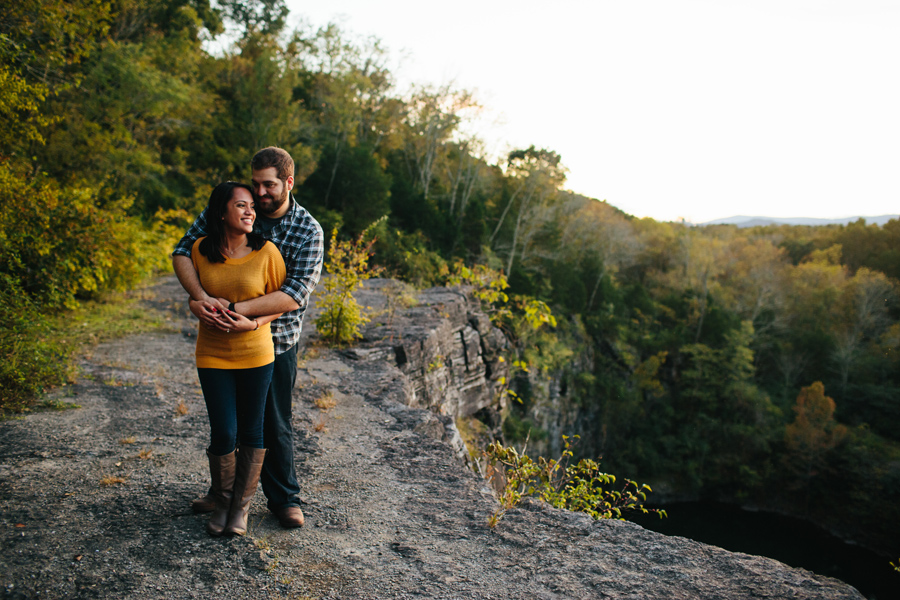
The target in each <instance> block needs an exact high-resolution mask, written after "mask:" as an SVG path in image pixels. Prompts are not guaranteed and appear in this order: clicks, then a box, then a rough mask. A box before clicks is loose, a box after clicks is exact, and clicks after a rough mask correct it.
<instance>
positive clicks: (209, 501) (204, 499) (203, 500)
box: [191, 490, 216, 513]
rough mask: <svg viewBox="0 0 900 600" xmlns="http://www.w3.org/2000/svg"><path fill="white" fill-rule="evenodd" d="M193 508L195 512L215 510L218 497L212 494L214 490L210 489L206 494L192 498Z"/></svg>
mask: <svg viewBox="0 0 900 600" xmlns="http://www.w3.org/2000/svg"><path fill="white" fill-rule="evenodd" d="M191 509H192V510H193V511H194V512H195V513H208V512H212V511H214V510H215V509H216V497H215V496H213V495H212V490H210V491H208V492H207V493H206V495H205V496H201V497H200V498H194V499H193V500H191Z"/></svg>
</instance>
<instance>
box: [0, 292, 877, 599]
mask: <svg viewBox="0 0 900 600" xmlns="http://www.w3.org/2000/svg"><path fill="white" fill-rule="evenodd" d="M385 285H386V284H385ZM156 291H157V298H156V301H155V302H154V304H155V306H156V307H157V308H160V309H163V310H167V311H170V313H171V315H172V330H173V332H172V333H157V334H152V335H143V336H133V337H129V338H126V339H122V340H118V341H115V342H111V343H107V344H103V345H101V346H99V347H98V348H96V350H95V351H94V352H93V353H92V355H91V356H88V357H85V358H84V361H83V363H82V368H83V371H82V377H81V378H80V379H79V381H78V383H77V384H76V385H74V386H70V387H67V388H65V389H63V390H60V396H61V399H63V400H67V401H74V402H77V403H78V404H80V405H81V408H80V409H76V410H68V411H64V412H41V413H36V414H32V415H29V416H27V417H25V418H22V419H18V420H11V421H6V422H2V423H0V597H4V598H104V599H105V598H110V599H112V598H141V599H148V600H149V599H157V598H159V599H162V598H166V599H173V598H174V599H180V598H234V599H238V598H248V599H249V598H252V599H265V598H271V599H281V598H291V599H295V598H323V599H325V598H347V599H351V598H352V599H385V598H454V599H457V598H458V599H471V598H479V599H480V598H484V599H488V598H495V599H501V598H503V599H506V598H529V599H532V598H537V599H561V600H562V599H567V600H568V599H573V598H614V599H626V598H628V599H654V598H659V599H680V598H684V599H692V600H693V599H698V598H709V599H714V598H715V599H720V598H722V599H744V598H746V599H750V598H768V599H773V600H774V599H779V600H780V599H783V598H795V599H802V598H810V599H812V598H825V599H828V598H846V599H859V598H862V596H860V595H859V594H858V593H857V592H856V591H855V590H854V589H853V588H851V587H849V586H847V585H845V584H843V583H841V582H838V581H835V580H832V579H828V578H826V577H821V576H817V575H813V574H811V573H808V572H806V571H803V570H799V569H792V568H789V567H787V566H785V565H783V564H780V563H778V562H776V561H773V560H770V559H766V558H760V557H755V556H748V555H743V554H734V553H730V552H726V551H725V550H721V549H719V548H715V547H712V546H706V545H703V544H699V543H696V542H692V541H689V540H686V539H683V538H677V537H666V536H663V535H660V534H656V533H653V532H650V531H647V530H645V529H643V528H641V527H639V526H637V525H634V524H631V523H626V522H619V521H594V520H592V519H590V518H589V517H587V516H586V515H583V514H578V513H570V512H566V511H560V510H556V509H552V508H550V507H547V506H545V505H541V504H537V503H532V504H525V505H523V506H521V507H519V508H516V509H514V510H511V511H509V512H508V513H507V514H506V515H505V517H504V518H503V520H501V521H500V523H499V524H498V525H497V526H496V527H494V528H491V527H489V526H488V525H487V519H488V516H489V515H491V514H492V513H493V512H494V510H495V509H496V508H497V504H496V501H495V500H494V498H493V496H492V495H491V493H490V491H489V489H488V488H487V487H486V486H485V485H484V482H483V481H482V480H481V479H479V478H478V477H477V476H476V475H475V474H474V473H473V472H472V471H471V470H469V469H467V468H466V467H465V466H464V465H463V464H462V462H461V461H460V460H459V459H458V458H457V456H455V452H454V446H453V444H454V443H456V444H457V450H458V441H457V440H458V435H457V434H456V433H455V427H454V426H453V420H452V418H451V417H450V416H449V415H450V414H453V413H452V411H453V410H462V407H465V406H478V405H479V403H482V402H485V401H486V399H485V398H487V396H484V397H482V399H481V400H477V401H474V400H471V398H473V397H474V396H475V395H474V394H472V395H467V393H466V392H465V391H464V390H463V389H460V390H457V391H455V392H448V390H447V388H445V392H448V393H446V394H445V395H446V396H447V397H448V398H451V400H449V401H448V402H442V401H441V398H442V397H443V396H442V395H441V393H440V391H439V386H440V385H442V384H443V385H452V384H454V383H459V382H464V385H465V382H467V381H468V384H467V385H471V386H473V389H474V387H477V385H475V384H473V380H472V379H471V375H467V373H471V371H467V370H465V369H464V368H462V367H461V366H460V363H459V362H458V360H459V358H460V357H461V356H462V354H461V353H462V352H466V353H468V348H470V347H471V344H473V343H474V342H473V339H474V338H473V337H472V334H471V333H470V332H468V331H467V329H466V328H467V327H468V326H471V328H472V329H473V330H476V331H480V332H481V333H480V335H481V340H482V341H481V342H480V345H481V347H482V349H481V352H482V357H484V356H485V350H484V347H485V343H484V341H483V340H484V338H485V336H490V335H492V333H491V330H490V329H489V328H488V327H487V325H486V324H485V323H484V322H479V319H480V318H481V317H478V316H477V315H475V316H474V317H473V316H472V311H471V308H470V307H469V306H468V305H467V304H466V303H465V300H464V298H463V297H462V296H460V295H459V294H455V293H454V292H450V291H446V290H443V291H442V290H434V291H430V292H428V293H426V294H425V296H424V297H423V298H424V299H423V302H422V303H421V304H420V305H419V306H418V307H416V308H413V309H411V310H409V311H407V312H405V313H404V314H403V315H400V316H397V315H395V320H394V321H393V323H392V324H391V326H390V327H389V326H388V325H385V324H382V325H379V324H378V323H377V322H375V321H373V323H372V324H371V326H370V328H369V329H368V330H367V334H366V335H367V338H366V340H365V341H364V342H363V343H362V344H361V345H360V346H359V347H357V348H354V349H353V350H351V351H344V352H337V351H331V350H324V349H318V348H311V349H309V350H307V351H306V352H305V353H304V354H303V355H302V356H301V361H300V365H299V378H298V386H297V389H296V391H295V398H296V402H295V407H294V411H295V412H294V426H295V431H296V438H295V443H296V448H297V466H298V471H299V474H300V480H301V486H302V496H303V500H304V502H305V504H304V506H303V508H304V512H305V513H306V525H305V526H304V527H302V528H300V529H292V530H285V529H282V528H281V527H280V526H279V525H278V522H277V520H276V519H275V518H274V517H273V516H272V515H271V514H269V513H268V512H267V511H266V510H265V503H264V499H263V497H262V493H261V492H260V493H258V494H257V496H256V498H255V499H254V502H253V505H252V509H251V513H250V528H249V535H248V536H247V537H244V538H231V539H226V538H211V537H209V536H208V535H207V534H206V533H205V531H204V524H205V521H206V518H207V517H206V516H203V515H194V514H192V513H191V511H190V504H189V503H190V500H191V498H192V497H194V496H195V495H198V494H200V493H202V492H204V491H205V489H206V485H207V481H208V479H207V474H206V465H205V459H204V454H203V450H204V447H205V445H206V441H207V436H208V429H207V423H206V415H205V409H204V405H203V399H202V396H201V394H200V390H199V385H198V383H197V380H196V375H195V372H194V368H193V357H192V350H193V343H194V337H193V332H194V327H193V324H192V323H191V322H190V320H189V319H188V318H187V315H186V314H185V310H184V302H183V293H181V292H180V288H179V287H178V284H177V283H176V282H174V280H173V279H171V278H170V279H165V280H163V281H161V282H160V284H159V285H158V286H157V287H156ZM377 293H378V289H377V287H376V285H373V286H371V287H369V288H367V294H370V295H371V296H372V298H370V300H371V301H372V304H375V300H377V298H374V296H375V295H377ZM398 324H402V325H399V326H398ZM391 327H393V328H394V329H395V330H396V331H388V329H390V328H391ZM407 327H409V330H408V329H407ZM378 328H381V333H379V334H378V336H376V335H375V334H374V333H373V332H375V331H377V330H378ZM306 329H307V332H309V331H310V330H311V329H312V327H311V324H310V322H308V323H307V326H306ZM459 332H463V333H462V334H461V335H460V334H459ZM384 335H386V336H387V337H386V338H385V337H384ZM391 336H393V339H391ZM454 336H456V337H454ZM385 339H387V342H385ZM455 340H458V342H457V341H455ZM456 344H458V345H459V349H454V345H456ZM398 347H400V348H403V352H404V353H407V351H408V353H407V357H409V356H410V355H413V356H418V357H420V358H417V359H416V360H417V361H418V362H417V363H415V364H416V365H417V366H411V365H413V364H414V361H413V360H411V359H409V358H408V359H407V361H406V362H405V363H400V364H399V366H398V363H397V361H396V359H395V357H396V355H397V352H396V351H395V350H396V348H398ZM463 347H465V348H467V349H466V350H463V349H462V348H463ZM435 353H437V355H441V356H444V357H445V358H447V361H446V363H445V365H444V367H442V368H444V369H445V371H444V373H443V374H441V375H440V376H434V377H431V378H429V377H428V375H430V374H431V373H428V372H427V368H423V365H426V367H427V364H431V363H430V362H429V363H427V364H426V362H425V361H433V359H434V357H435V356H436V354H435ZM465 356H469V355H468V354H465ZM482 360H483V361H484V362H485V365H486V367H485V372H486V373H490V374H489V377H493V374H494V373H495V372H494V371H489V368H490V367H489V365H490V364H491V363H490V358H488V360H484V358H482ZM451 361H452V362H451ZM470 364H472V363H471V362H470ZM435 370H437V369H435ZM423 371H424V372H423ZM490 385H492V384H487V383H486V384H484V387H485V389H489V388H490ZM435 386H438V387H435ZM324 395H330V397H331V398H333V400H334V404H335V405H334V407H333V408H330V409H327V410H322V409H319V408H316V406H315V404H314V402H315V400H317V399H320V398H322V397H323V396H324ZM180 405H183V407H184V409H183V410H179V406H180ZM421 406H428V407H429V408H432V409H434V410H425V409H422V408H419V407H421ZM442 408H443V411H444V412H445V413H447V414H441V409H442ZM182 413H184V414H182ZM112 477H118V478H120V479H121V481H118V480H114V479H111V478H112ZM104 483H105V484H106V485H104Z"/></svg>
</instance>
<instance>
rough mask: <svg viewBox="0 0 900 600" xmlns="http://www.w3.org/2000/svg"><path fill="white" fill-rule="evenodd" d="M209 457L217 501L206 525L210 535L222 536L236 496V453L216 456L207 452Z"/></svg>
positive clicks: (210, 472)
mask: <svg viewBox="0 0 900 600" xmlns="http://www.w3.org/2000/svg"><path fill="white" fill-rule="evenodd" d="M206 456H208V457H209V474H210V479H211V480H212V488H211V492H212V494H211V495H212V497H213V499H214V500H215V507H214V508H213V514H212V516H211V517H210V518H209V522H208V523H207V524H206V531H207V533H209V535H222V532H223V531H224V530H225V523H226V522H227V520H228V510H229V509H230V508H231V500H232V497H233V496H234V478H235V453H234V452H231V453H230V454H226V455H224V456H216V455H215V454H212V453H210V451H209V450H207V451H206Z"/></svg>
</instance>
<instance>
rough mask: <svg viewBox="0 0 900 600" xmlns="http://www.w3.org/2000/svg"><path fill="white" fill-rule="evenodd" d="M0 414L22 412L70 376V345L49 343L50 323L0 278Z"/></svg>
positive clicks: (8, 281) (11, 282)
mask: <svg viewBox="0 0 900 600" xmlns="http://www.w3.org/2000/svg"><path fill="white" fill-rule="evenodd" d="M0 319H2V320H3V323H4V326H3V328H2V329H0V414H4V413H15V412H21V411H22V410H25V409H26V408H28V406H30V404H31V403H32V402H33V401H34V399H35V398H36V397H37V396H39V395H40V394H41V392H43V391H44V390H45V389H47V388H49V387H52V386H55V385H59V384H60V383H62V382H63V381H65V379H66V376H67V368H66V365H67V360H68V356H69V353H70V352H71V346H69V345H66V344H63V343H56V342H53V341H49V340H48V323H47V319H46V317H44V316H43V315H42V314H41V312H40V311H39V310H38V307H37V306H35V305H34V304H33V303H32V302H31V301H30V300H29V299H28V296H27V295H26V294H24V293H23V292H22V290H21V289H20V288H19V287H18V286H17V284H16V282H15V280H13V279H12V278H10V277H9V276H7V275H0Z"/></svg>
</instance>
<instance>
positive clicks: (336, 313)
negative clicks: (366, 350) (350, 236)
mask: <svg viewBox="0 0 900 600" xmlns="http://www.w3.org/2000/svg"><path fill="white" fill-rule="evenodd" d="M376 223H378V222H377V221H376ZM369 229H371V226H370V227H369V228H367V229H366V230H365V231H363V232H362V234H360V236H359V237H358V238H357V239H356V240H347V241H343V240H342V241H338V239H337V229H334V230H332V234H331V244H330V247H329V248H328V255H327V258H326V261H325V269H326V271H327V273H328V275H329V276H328V277H326V278H325V279H324V280H323V283H322V287H323V288H324V290H325V291H324V293H322V294H321V295H320V296H319V300H318V304H319V306H320V307H321V312H320V313H319V316H318V317H316V320H315V323H316V328H317V329H318V330H319V333H320V334H321V335H322V337H323V338H324V339H325V341H326V342H327V343H328V344H331V345H339V344H347V343H350V342H352V341H354V340H356V339H358V338H360V337H362V336H361V335H360V333H359V328H360V326H361V325H363V324H364V323H367V322H368V321H369V317H367V316H366V315H365V314H364V313H363V309H362V307H361V306H360V305H359V303H358V302H357V301H356V299H355V298H354V297H353V292H354V291H356V290H357V288H359V287H361V286H362V284H363V281H365V280H366V279H369V278H371V277H374V276H375V275H376V274H377V273H378V269H370V268H369V257H370V256H371V250H372V245H373V244H374V243H375V241H374V240H372V241H369V242H366V241H365V238H366V236H367V235H368V232H369Z"/></svg>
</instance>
